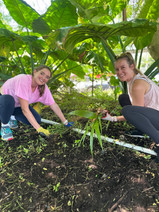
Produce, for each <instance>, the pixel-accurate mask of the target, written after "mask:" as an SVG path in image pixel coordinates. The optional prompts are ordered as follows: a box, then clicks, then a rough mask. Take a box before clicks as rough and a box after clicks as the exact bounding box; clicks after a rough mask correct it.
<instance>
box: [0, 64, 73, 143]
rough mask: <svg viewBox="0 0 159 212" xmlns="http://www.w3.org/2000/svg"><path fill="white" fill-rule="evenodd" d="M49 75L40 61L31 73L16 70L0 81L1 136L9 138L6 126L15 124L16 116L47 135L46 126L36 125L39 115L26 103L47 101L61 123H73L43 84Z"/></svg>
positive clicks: (68, 125)
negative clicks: (11, 75)
mask: <svg viewBox="0 0 159 212" xmlns="http://www.w3.org/2000/svg"><path fill="white" fill-rule="evenodd" d="M50 78H51V70H50V68H49V67H48V66H45V65H41V66H39V67H37V68H36V69H35V70H34V71H33V75H27V74H19V75H17V76H15V77H13V78H11V79H9V80H7V81H6V82H5V83H4V84H3V86H2V87H1V89H0V93H1V95H0V120H1V139H3V140H6V141H8V140H12V139H13V134H12V131H11V129H10V128H16V127H18V126H17V120H18V121H21V122H23V123H25V124H29V125H32V126H33V127H34V128H35V129H36V130H37V132H38V133H39V134H41V135H43V136H49V135H50V132H49V131H48V130H46V129H44V128H43V127H41V126H40V123H41V117H40V115H39V114H38V113H37V112H36V110H34V108H33V107H31V106H30V104H32V103H36V102H41V103H43V104H45V105H49V106H50V108H51V110H53V111H54V112H55V114H56V115H57V116H58V117H59V118H60V120H61V121H62V122H63V124H64V125H65V126H67V127H70V126H72V125H73V122H68V121H67V120H66V118H65V117H64V115H63V113H62V111H61V109H60V108H59V106H58V105H57V104H56V103H55V101H54V99H53V97H52V94H51V92H50V90H49V88H48V86H47V85H46V83H47V82H48V80H49V79H50Z"/></svg>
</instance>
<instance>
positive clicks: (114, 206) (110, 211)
mask: <svg viewBox="0 0 159 212" xmlns="http://www.w3.org/2000/svg"><path fill="white" fill-rule="evenodd" d="M127 193H128V191H126V192H125V193H124V194H123V196H122V197H121V198H120V199H119V200H118V201H117V202H116V203H115V204H114V205H113V206H112V207H111V208H110V209H108V212H113V211H114V210H115V209H116V208H117V206H118V205H119V203H120V202H121V201H122V200H123V199H124V197H125V196H126V195H127Z"/></svg>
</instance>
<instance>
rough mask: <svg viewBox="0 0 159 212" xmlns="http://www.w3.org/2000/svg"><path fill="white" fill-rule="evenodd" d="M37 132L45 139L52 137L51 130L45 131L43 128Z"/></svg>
mask: <svg viewBox="0 0 159 212" xmlns="http://www.w3.org/2000/svg"><path fill="white" fill-rule="evenodd" d="M37 132H38V133H39V134H40V135H41V136H43V137H49V136H50V132H49V130H46V129H44V128H43V127H40V128H38V129H37Z"/></svg>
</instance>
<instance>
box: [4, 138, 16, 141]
mask: <svg viewBox="0 0 159 212" xmlns="http://www.w3.org/2000/svg"><path fill="white" fill-rule="evenodd" d="M13 139H14V138H9V139H8V140H5V139H3V138H1V140H2V141H11V140H13Z"/></svg>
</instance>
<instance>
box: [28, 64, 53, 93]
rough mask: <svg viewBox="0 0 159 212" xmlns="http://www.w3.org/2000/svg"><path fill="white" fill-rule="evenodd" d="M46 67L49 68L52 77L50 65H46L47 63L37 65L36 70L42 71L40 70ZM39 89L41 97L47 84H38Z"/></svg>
mask: <svg viewBox="0 0 159 212" xmlns="http://www.w3.org/2000/svg"><path fill="white" fill-rule="evenodd" d="M44 68H46V69H48V70H49V71H50V77H51V76H52V73H51V69H50V68H49V67H48V66H46V65H40V66H38V67H36V68H35V69H34V70H36V71H40V70H42V69H44ZM32 75H34V73H32ZM38 90H39V93H40V97H41V96H42V95H43V94H44V91H45V85H38Z"/></svg>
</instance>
